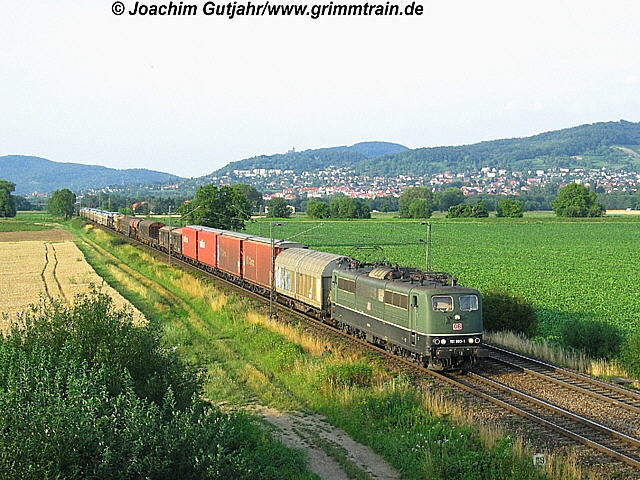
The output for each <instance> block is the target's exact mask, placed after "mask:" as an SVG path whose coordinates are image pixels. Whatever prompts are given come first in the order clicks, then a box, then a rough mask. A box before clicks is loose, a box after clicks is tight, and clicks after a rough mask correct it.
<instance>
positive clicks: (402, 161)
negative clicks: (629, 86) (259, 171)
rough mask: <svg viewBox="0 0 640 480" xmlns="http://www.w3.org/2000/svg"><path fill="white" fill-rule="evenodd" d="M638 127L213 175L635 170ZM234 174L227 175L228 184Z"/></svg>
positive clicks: (389, 146)
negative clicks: (329, 168)
mask: <svg viewBox="0 0 640 480" xmlns="http://www.w3.org/2000/svg"><path fill="white" fill-rule="evenodd" d="M639 146H640V123H634V122H627V121H625V120H620V121H619V122H600V123H593V124H587V125H581V126H578V127H572V128H565V129H562V130H555V131H550V132H545V133H540V134H538V135H533V136H530V137H522V138H508V139H501V140H491V141H485V142H480V143H475V144H471V145H460V146H443V147H429V148H416V149H408V148H406V147H403V146H402V145H399V144H396V143H387V142H364V143H357V144H355V145H352V146H350V147H333V148H320V149H315V150H305V151H303V152H290V153H286V154H277V155H260V156H256V157H252V158H248V159H245V160H240V161H237V162H232V163H230V164H228V165H227V166H225V167H223V168H221V169H220V170H218V171H216V172H213V173H212V174H211V175H207V176H205V177H201V178H199V179H196V180H195V183H196V184H197V183H204V182H206V181H208V179H209V178H210V177H212V176H218V177H219V176H223V175H229V174H230V173H231V172H233V170H252V169H254V168H265V169H281V170H294V171H295V172H296V173H301V172H305V171H313V170H318V169H322V168H325V167H327V166H329V165H334V166H337V167H350V168H352V169H354V170H355V172H356V173H359V174H368V175H372V176H383V177H392V176H397V175H429V174H434V173H441V172H445V171H450V172H453V173H461V172H465V171H477V170H479V169H481V168H482V167H496V168H504V169H507V170H509V171H518V170H531V169H534V170H535V169H547V168H557V167H572V168H575V167H582V168H601V167H605V166H606V167H608V168H610V169H623V168H624V169H628V170H636V171H640V147H639ZM233 179H234V176H233V175H232V180H233Z"/></svg>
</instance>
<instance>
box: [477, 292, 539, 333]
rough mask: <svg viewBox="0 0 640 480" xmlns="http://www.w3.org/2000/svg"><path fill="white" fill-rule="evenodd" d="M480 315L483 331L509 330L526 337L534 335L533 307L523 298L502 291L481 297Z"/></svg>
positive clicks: (534, 319) (535, 319)
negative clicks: (482, 321)
mask: <svg viewBox="0 0 640 480" xmlns="http://www.w3.org/2000/svg"><path fill="white" fill-rule="evenodd" d="M482 314H483V320H484V328H485V330H488V331H492V332H497V331H500V330H510V331H512V332H520V333H523V334H524V335H527V336H529V337H530V336H533V335H534V334H535V333H536V327H537V326H538V319H537V317H536V313H535V310H534V309H533V306H532V305H531V304H530V303H529V302H528V301H527V300H525V299H524V298H522V297H519V296H516V295H512V294H510V293H508V292H506V291H504V290H493V291H490V292H487V293H485V294H483V295H482Z"/></svg>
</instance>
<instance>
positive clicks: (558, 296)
mask: <svg viewBox="0 0 640 480" xmlns="http://www.w3.org/2000/svg"><path fill="white" fill-rule="evenodd" d="M278 223H280V224H281V225H280V226H278V227H275V228H274V236H275V237H277V238H285V239H292V240H296V241H299V242H301V243H304V244H306V245H309V246H310V247H312V248H316V249H319V250H325V251H330V252H336V253H342V254H346V255H350V256H354V257H356V258H360V259H366V258H370V259H382V258H384V259H386V260H387V261H390V262H394V263H399V264H402V265H411V266H416V267H420V268H424V266H425V244H424V243H421V240H423V239H425V237H426V230H425V229H426V227H425V226H424V225H420V222H409V221H401V220H390V221H378V220H359V221H323V222H309V221H292V220H285V221H278ZM246 231H248V232H250V233H254V234H259V235H263V236H267V237H268V236H269V222H268V221H266V220H264V221H258V222H255V223H250V224H248V225H247V229H246ZM639 235H640V219H638V218H636V217H626V216H620V217H605V218H602V219H575V220H566V219H558V218H556V217H544V216H531V217H525V218H523V219H499V218H489V219H482V220H475V221H473V220H447V219H444V218H436V219H434V220H433V266H434V269H435V270H440V271H442V270H444V271H448V272H450V273H451V274H453V275H455V276H456V277H458V278H459V281H460V283H462V284H464V285H468V286H472V287H476V288H478V289H480V290H481V291H483V292H486V291H489V290H493V289H504V290H506V291H508V292H511V293H513V294H517V295H521V296H523V297H525V298H526V299H528V300H529V301H531V302H532V304H533V305H534V306H535V308H536V310H537V312H538V317H539V320H540V323H539V332H538V333H539V334H540V335H542V336H545V337H553V336H555V335H557V334H558V333H559V328H560V327H561V326H562V324H563V323H564V322H566V321H567V320H568V319H571V318H580V319H593V320H600V321H604V322H607V323H611V324H613V325H615V326H617V327H619V328H620V329H622V330H623V331H625V332H631V331H633V330H635V329H637V328H638V320H637V312H638V311H640V285H639V284H638V282H637V264H636V263H637V251H638V249H637V243H636V242H637V239H638V237H639ZM358 246H369V247H370V246H379V247H381V250H377V249H376V250H372V249H361V248H357V247H358Z"/></svg>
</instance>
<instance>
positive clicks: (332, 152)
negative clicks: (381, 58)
mask: <svg viewBox="0 0 640 480" xmlns="http://www.w3.org/2000/svg"><path fill="white" fill-rule="evenodd" d="M408 150H409V149H408V148H407V147H405V146H402V145H400V144H397V143H389V142H361V143H356V144H355V145H351V146H349V147H347V146H340V147H331V148H318V149H314V150H304V151H302V152H289V153H283V154H276V155H259V156H256V157H251V158H247V159H245V160H239V161H237V162H231V163H229V164H228V165H226V166H225V167H223V168H221V169H219V170H217V171H215V172H213V173H212V174H211V175H207V177H209V176H212V175H216V176H220V175H225V174H228V173H230V172H232V171H233V170H252V169H254V168H267V169H274V168H275V169H280V170H294V171H296V172H297V173H299V172H304V171H309V170H317V169H322V168H325V167H328V166H329V165H335V166H352V165H354V164H356V163H358V162H362V161H364V160H367V159H370V158H375V157H380V156H383V155H393V154H397V153H400V152H405V151H408Z"/></svg>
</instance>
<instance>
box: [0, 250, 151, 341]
mask: <svg viewBox="0 0 640 480" xmlns="http://www.w3.org/2000/svg"><path fill="white" fill-rule="evenodd" d="M91 285H94V286H96V287H97V288H99V289H100V291H101V292H103V293H105V294H107V295H109V296H110V297H111V298H112V299H113V301H114V304H115V306H116V307H118V308H120V307H123V306H126V307H127V308H130V309H131V310H132V312H133V316H134V321H135V322H136V323H142V322H145V321H146V320H145V318H144V316H143V315H142V313H141V312H140V311H138V310H137V309H136V308H135V307H134V306H133V305H132V304H131V303H130V302H129V301H128V300H126V299H125V298H124V297H122V295H120V294H119V293H118V292H117V291H115V290H114V289H113V288H111V287H110V286H109V285H108V284H107V283H106V282H104V280H103V279H102V278H101V277H100V276H99V275H98V274H97V273H96V272H95V271H94V270H93V268H92V267H91V265H89V264H88V263H87V261H86V260H85V258H84V256H83V254H82V252H81V251H80V249H78V247H77V246H76V244H75V243H73V242H68V241H67V242H59V243H50V242H45V241H22V242H2V243H0V313H1V314H5V315H2V316H0V333H6V332H7V331H8V329H9V328H10V326H11V324H12V323H14V322H15V321H16V320H17V318H18V314H19V313H20V312H23V311H25V310H27V309H28V308H29V305H31V304H34V303H37V302H39V301H40V300H41V299H42V298H49V299H53V300H59V301H62V302H66V303H70V302H73V299H74V298H75V296H76V295H77V294H80V293H86V292H88V291H89V290H90V286H91Z"/></svg>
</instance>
